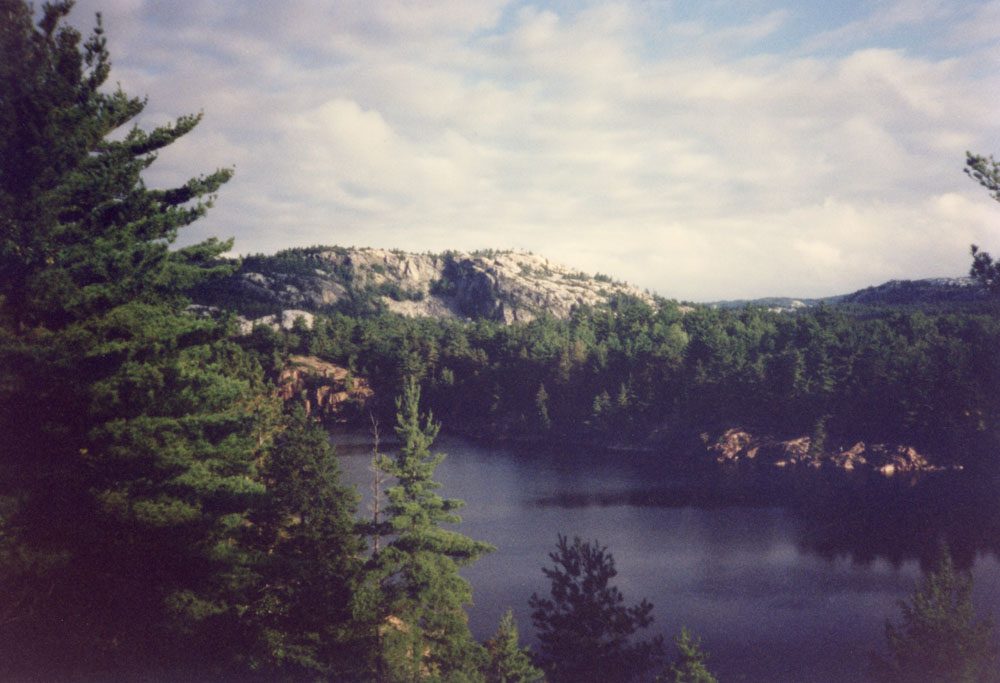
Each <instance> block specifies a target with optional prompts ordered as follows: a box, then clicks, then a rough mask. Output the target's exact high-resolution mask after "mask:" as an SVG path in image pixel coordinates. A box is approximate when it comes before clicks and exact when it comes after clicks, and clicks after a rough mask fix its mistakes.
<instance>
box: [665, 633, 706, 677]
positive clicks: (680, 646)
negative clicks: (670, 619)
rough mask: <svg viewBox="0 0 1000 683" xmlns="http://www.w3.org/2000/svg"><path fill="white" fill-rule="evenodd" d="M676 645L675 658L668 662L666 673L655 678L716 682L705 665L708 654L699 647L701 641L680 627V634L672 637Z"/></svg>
mask: <svg viewBox="0 0 1000 683" xmlns="http://www.w3.org/2000/svg"><path fill="white" fill-rule="evenodd" d="M674 645H676V647H677V659H675V660H674V661H673V662H671V663H670V666H668V667H667V671H666V673H665V674H664V675H663V676H661V677H659V678H657V680H658V681H663V682H664V683H718V679H717V678H716V677H715V676H713V675H712V672H710V671H709V670H708V667H707V666H706V665H705V660H707V659H708V654H707V653H706V652H704V651H703V650H702V649H701V643H700V642H699V641H696V640H694V639H693V638H692V637H691V633H690V632H689V631H688V630H687V629H686V628H682V629H681V633H680V635H678V636H676V637H675V638H674Z"/></svg>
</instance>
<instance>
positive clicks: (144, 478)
mask: <svg viewBox="0 0 1000 683" xmlns="http://www.w3.org/2000/svg"><path fill="white" fill-rule="evenodd" d="M71 7H72V3H71V2H54V3H46V4H45V5H44V7H43V10H42V13H41V17H40V20H39V22H38V25H37V27H36V26H35V25H34V24H33V21H34V17H33V13H32V9H31V7H30V6H29V5H28V4H26V3H24V2H20V1H17V0H0V41H2V42H0V50H2V58H0V433H2V434H3V439H2V440H0V623H2V624H3V627H2V629H0V678H4V679H6V680H12V679H17V680H19V679H40V680H77V679H81V680H105V679H114V678H140V677H151V678H157V677H159V678H168V679H170V678H176V679H194V678H197V679H199V680H204V679H210V678H212V677H215V676H218V677H225V676H232V675H233V672H234V671H236V670H237V669H235V668H234V667H236V666H239V665H240V662H245V661H246V650H247V642H248V641H247V640H246V638H247V636H246V633H245V623H244V622H245V615H246V613H247V610H248V608H249V607H250V606H251V605H252V604H253V602H254V601H255V600H258V599H259V598H258V596H257V593H258V591H257V590H256V589H257V588H258V587H259V584H260V580H261V574H260V571H259V567H260V562H261V553H260V552H259V551H257V550H255V549H254V548H253V546H252V545H248V544H247V543H246V542H244V537H245V535H246V534H247V529H248V528H249V527H250V525H251V522H250V520H249V511H250V510H252V509H254V508H256V507H258V506H259V505H260V504H261V501H262V500H264V497H265V495H266V486H265V483H264V481H263V479H262V477H261V473H260V469H261V466H262V464H263V463H264V462H265V460H266V456H267V452H268V449H269V446H270V444H271V442H272V441H273V439H274V437H275V436H276V435H277V434H278V433H279V432H280V430H281V424H280V406H279V405H278V404H277V402H276V399H274V398H273V396H272V391H271V389H270V388H269V387H268V386H267V385H266V384H265V382H264V381H263V375H262V373H261V369H260V367H259V366H258V365H257V364H256V362H255V361H254V360H252V359H251V358H250V357H249V356H248V355H247V354H246V353H244V352H243V351H242V350H241V349H240V348H239V347H238V346H236V345H235V344H233V343H232V342H230V341H228V340H227V338H226V331H225V329H224V328H223V327H222V326H220V325H218V324H216V323H214V322H212V321H209V320H205V319H198V318H195V317H193V316H191V315H188V314H187V313H186V312H185V306H186V300H185V298H184V292H185V291H186V290H187V289H188V288H189V287H190V286H192V285H193V284H195V283H197V282H199V281H202V280H204V279H205V278H207V277H210V276H212V275H213V274H217V273H219V272H226V267H224V266H220V265H218V261H217V260H216V257H217V256H218V255H220V254H221V253H222V252H223V251H225V250H226V249H227V248H228V247H229V244H228V243H220V242H218V241H215V240H208V241H205V242H202V243H200V244H197V245H194V246H190V247H186V248H183V249H171V244H172V243H173V242H174V240H175V238H176V237H177V235H178V231H179V230H180V229H181V228H183V227H184V226H186V225H188V224H190V223H191V222H193V221H194V220H196V219H197V218H199V217H200V216H202V215H203V214H204V213H205V211H206V209H207V208H208V207H209V206H210V203H211V199H212V196H213V194H214V193H215V191H216V190H217V189H218V188H219V187H220V186H221V185H222V184H223V183H225V182H226V181H227V180H228V179H229V177H230V175H231V172H230V171H229V170H225V169H224V170H219V171H216V172H214V173H211V174H209V175H207V176H202V177H198V178H194V179H192V180H190V181H188V182H187V183H185V184H184V185H182V186H180V187H177V188H174V189H169V190H154V189H149V188H147V187H146V186H145V184H144V183H143V180H142V177H141V174H142V172H143V171H144V170H145V169H146V168H147V167H148V166H149V165H150V164H151V163H152V162H153V161H154V160H155V158H156V152H157V151H158V150H160V149H162V148H163V147H165V146H167V145H169V144H170V143H172V142H174V141H175V140H177V139H178V138H180V137H181V136H183V135H185V134H187V133H188V132H190V131H191V130H192V129H193V128H194V127H195V125H196V124H197V123H198V121H199V119H200V116H185V117H181V118H180V119H178V120H177V121H176V123H175V124H174V125H172V126H163V127H158V128H155V129H153V130H152V131H151V132H145V131H143V130H141V129H139V128H138V127H133V128H131V129H130V130H129V132H128V133H126V134H125V135H124V136H122V137H120V138H118V139H112V138H109V137H108V136H109V134H110V133H112V132H113V131H115V130H117V129H119V128H120V127H121V126H123V125H125V124H127V123H128V122H130V121H132V120H133V119H134V118H135V117H136V116H137V115H138V114H139V113H140V112H141V111H142V110H143V107H144V105H145V102H144V101H143V100H140V99H136V98H132V97H128V96H126V95H125V94H124V93H123V92H121V91H120V90H116V91H113V92H105V91H103V90H102V89H101V88H102V85H103V84H104V83H105V81H106V80H107V78H108V75H109V71H110V61H109V57H108V52H107V50H106V46H105V38H104V36H103V33H102V28H101V25H100V17H99V16H98V21H97V28H96V29H95V31H94V33H93V34H92V35H91V36H90V38H89V39H88V40H86V41H85V42H82V39H81V35H80V34H79V33H78V32H77V31H76V30H74V29H73V28H71V27H70V26H68V25H66V24H65V17H66V15H67V14H68V13H69V11H70V9H71Z"/></svg>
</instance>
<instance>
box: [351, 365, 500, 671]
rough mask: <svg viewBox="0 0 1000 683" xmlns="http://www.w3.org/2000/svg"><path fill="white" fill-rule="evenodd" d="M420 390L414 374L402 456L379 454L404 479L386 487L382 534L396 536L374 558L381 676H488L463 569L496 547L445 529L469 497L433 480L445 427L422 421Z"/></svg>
mask: <svg viewBox="0 0 1000 683" xmlns="http://www.w3.org/2000/svg"><path fill="white" fill-rule="evenodd" d="M419 402H420V388H419V386H418V385H417V383H416V381H415V380H414V379H413V378H412V377H410V378H409V379H408V380H407V381H406V383H405V386H404V390H403V394H402V395H401V396H400V397H399V398H398V399H397V401H396V407H397V423H398V424H397V426H396V434H397V435H398V437H399V440H400V449H399V452H398V454H397V455H396V456H395V457H389V456H387V455H385V454H382V455H380V456H379V458H378V460H377V466H378V467H379V469H380V470H381V471H382V472H383V473H385V474H386V475H388V476H390V477H394V478H395V480H396V485H395V486H392V487H391V488H389V489H388V491H387V492H386V497H387V498H388V505H387V507H386V510H385V517H384V521H383V522H382V523H381V524H380V528H378V529H376V530H375V532H376V533H377V534H379V535H384V536H388V537H389V539H390V540H389V542H388V543H387V544H385V545H384V546H382V547H381V548H380V549H379V551H378V552H377V553H375V554H374V555H373V556H372V558H371V561H370V579H371V581H372V584H371V586H372V587H373V588H374V589H375V590H374V594H373V599H372V606H373V611H374V614H375V622H376V627H377V628H378V629H379V632H380V634H381V638H380V639H379V642H380V646H379V647H380V652H378V653H377V655H376V656H377V658H378V661H377V662H376V669H377V672H376V675H377V677H378V678H380V679H382V680H391V681H417V680H420V681H425V680H431V681H469V680H479V679H481V678H482V673H481V671H482V668H483V667H484V665H485V662H486V655H485V651H484V648H483V647H482V646H481V645H479V644H478V643H477V642H476V641H475V640H474V639H473V638H472V635H471V633H470V632H469V628H468V624H467V616H466V614H465V612H464V610H463V607H464V605H466V604H469V603H470V602H471V601H472V590H471V588H470V586H469V583H468V582H467V581H466V580H465V579H463V578H462V577H461V576H459V574H458V568H459V567H460V566H462V565H466V564H470V563H471V562H473V561H475V560H476V559H477V558H478V557H479V556H480V555H482V554H483V553H486V552H490V551H492V550H493V549H494V548H493V547H492V546H490V545H489V544H486V543H482V542H479V541H473V540H470V539H469V538H467V537H465V536H463V535H462V534H460V533H458V532H456V531H451V530H448V529H445V528H443V527H442V525H444V524H457V523H458V522H460V521H461V520H460V518H459V517H458V515H456V514H455V512H454V511H455V510H457V509H458V508H460V507H462V506H463V505H464V503H463V502H462V501H460V500H456V499H451V498H441V497H440V496H439V495H438V494H437V493H436V489H438V488H440V486H441V485H440V484H439V483H438V482H436V481H434V480H433V476H434V470H435V468H436V467H437V466H438V465H439V464H440V463H441V461H442V460H443V459H444V457H445V456H444V455H443V454H441V453H437V454H433V455H432V454H431V452H430V447H431V444H432V443H433V442H434V439H435V438H436V437H437V434H438V431H439V429H440V425H439V424H437V423H435V422H434V421H433V417H432V416H431V415H427V416H425V417H424V418H423V419H421V415H420V412H419Z"/></svg>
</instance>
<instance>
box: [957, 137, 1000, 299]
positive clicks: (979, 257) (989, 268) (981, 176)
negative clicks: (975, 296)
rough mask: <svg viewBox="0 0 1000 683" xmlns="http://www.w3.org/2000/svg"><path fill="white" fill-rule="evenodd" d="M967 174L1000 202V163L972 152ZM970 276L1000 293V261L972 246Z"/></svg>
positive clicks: (967, 154)
mask: <svg viewBox="0 0 1000 683" xmlns="http://www.w3.org/2000/svg"><path fill="white" fill-rule="evenodd" d="M965 174H966V175H967V176H969V177H970V178H972V179H973V180H975V181H976V182H977V183H979V184H980V185H982V186H983V187H984V188H986V190H987V191H988V192H989V193H990V196H991V197H992V198H993V199H995V200H997V201H998V202H1000V163H998V162H997V161H996V159H994V158H993V157H992V156H990V157H989V158H988V159H987V158H986V157H983V156H979V155H978V154H973V153H972V152H966V153H965ZM969 275H971V276H972V277H974V278H976V279H977V280H979V282H981V283H982V284H983V286H985V287H986V288H987V289H989V290H990V291H992V292H994V293H1000V261H994V260H993V257H991V256H990V255H989V253H987V252H985V251H980V250H979V247H977V246H976V245H975V244H973V245H972V267H971V268H970V269H969Z"/></svg>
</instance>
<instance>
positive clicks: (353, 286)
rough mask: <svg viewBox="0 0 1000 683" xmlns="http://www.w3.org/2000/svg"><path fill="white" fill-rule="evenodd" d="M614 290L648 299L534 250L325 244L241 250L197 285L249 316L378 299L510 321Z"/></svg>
mask: <svg viewBox="0 0 1000 683" xmlns="http://www.w3.org/2000/svg"><path fill="white" fill-rule="evenodd" d="M618 295H627V296H633V297H638V298H640V299H643V300H645V301H647V302H649V303H652V302H653V298H652V297H651V296H650V295H648V294H645V293H643V292H641V291H639V290H637V289H636V288H634V287H631V286H629V285H626V284H624V283H621V282H614V281H612V280H611V279H610V278H608V277H606V276H602V275H595V276H590V275H586V274H584V273H580V272H574V271H572V270H570V269H568V268H565V267H563V266H560V265H557V264H555V263H553V262H551V261H549V260H548V259H547V258H544V257H542V256H536V255H534V254H526V253H517V252H492V251H491V252H475V253H471V254H470V253H462V252H448V253H445V254H440V255H435V254H411V253H405V252H401V251H395V250H392V251H390V250H385V249H344V248H336V247H330V248H311V249H295V250H289V251H286V252H281V253H279V254H276V255H275V256H272V257H252V258H247V259H245V260H244V262H243V265H242V266H241V268H240V270H239V271H238V272H237V273H236V274H235V275H234V276H233V277H231V278H229V279H228V280H226V281H224V282H222V283H216V284H214V285H212V286H211V287H210V288H207V289H205V290H202V291H200V292H198V293H196V299H197V300H198V301H199V302H200V303H203V304H210V305H221V306H227V305H228V306H229V307H234V308H237V310H241V312H245V313H247V314H249V315H250V317H259V316H260V315H261V314H263V313H265V312H266V313H276V312H278V311H281V310H285V309H299V310H304V311H326V310H333V309H335V308H337V307H338V306H341V307H355V308H356V307H357V306H358V305H359V304H360V305H364V304H375V305H379V306H384V307H385V308H387V309H388V310H390V311H393V312H396V313H399V314H401V315H405V316H411V317H417V316H431V317H439V318H440V317H458V318H485V319H488V320H495V321H503V322H507V323H514V322H527V321H530V320H532V319H534V318H536V317H538V316H539V315H541V314H543V313H547V314H549V315H552V316H555V317H557V318H568V317H569V314H570V311H571V310H572V309H573V307H574V306H578V305H589V306H596V305H599V304H601V303H604V302H607V301H609V300H610V299H611V298H613V297H615V296H618ZM248 306H249V307H250V308H252V309H253V310H247V307H248Z"/></svg>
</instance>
